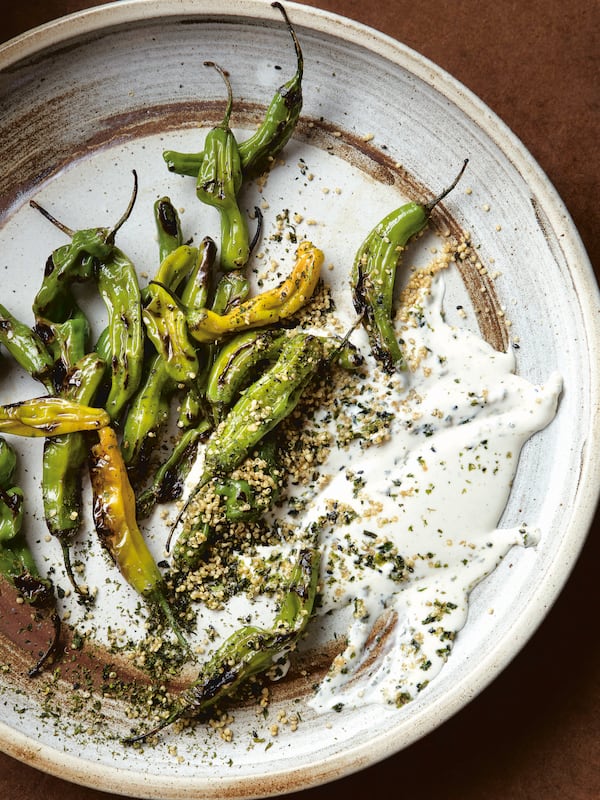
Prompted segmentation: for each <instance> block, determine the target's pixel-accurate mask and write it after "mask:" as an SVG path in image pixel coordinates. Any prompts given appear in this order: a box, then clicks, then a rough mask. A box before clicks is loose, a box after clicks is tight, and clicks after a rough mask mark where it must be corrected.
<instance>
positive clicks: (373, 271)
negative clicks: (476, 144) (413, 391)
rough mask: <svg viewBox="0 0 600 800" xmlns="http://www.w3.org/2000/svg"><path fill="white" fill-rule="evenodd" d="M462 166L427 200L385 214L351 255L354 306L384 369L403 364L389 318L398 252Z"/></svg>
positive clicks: (398, 257)
mask: <svg viewBox="0 0 600 800" xmlns="http://www.w3.org/2000/svg"><path fill="white" fill-rule="evenodd" d="M466 165H467V161H465V162H464V164H463V166H462V168H461V170H460V172H459V173H458V175H457V176H456V178H455V179H454V181H453V182H452V184H451V185H450V186H448V188H447V189H445V190H444V191H443V192H442V193H441V194H439V195H438V196H437V197H435V198H433V199H432V200H430V201H429V202H428V203H423V204H421V203H406V204H405V205H402V206H400V208H398V209H396V210H394V211H392V212H390V213H389V214H388V215H387V216H385V217H384V218H383V219H382V220H381V222H379V223H378V224H377V225H376V226H375V227H374V228H373V230H371V231H370V233H369V234H368V235H367V237H366V239H365V240H364V241H363V243H362V245H361V246H360V248H359V250H358V252H357V254H356V256H355V259H354V265H353V269H352V275H351V286H352V299H353V303H354V307H355V309H356V311H357V313H358V314H360V315H361V317H362V320H363V324H364V326H365V328H366V330H367V332H368V334H369V338H370V341H371V347H372V349H373V354H374V356H375V358H376V359H377V360H378V361H379V362H380V363H381V365H382V366H383V368H384V369H385V370H386V371H388V372H392V371H393V370H394V369H403V368H404V366H405V365H404V358H403V355H402V349H401V347H400V343H399V342H398V337H397V335H396V331H395V329H394V324H393V320H392V306H393V298H394V284H395V280H396V273H397V270H398V266H399V264H400V262H401V260H402V252H403V250H404V248H405V247H406V245H407V244H408V242H409V241H410V240H411V239H412V238H413V237H414V236H416V235H417V234H418V233H420V231H422V230H423V229H424V228H425V226H426V224H427V221H428V219H429V216H430V214H431V212H432V210H433V209H434V207H435V206H436V205H437V204H438V203H439V202H440V201H441V200H442V199H443V198H444V197H446V195H447V194H448V193H449V192H451V191H452V189H453V188H454V187H455V186H456V184H457V183H458V181H459V180H460V177H461V175H462V174H463V172H464V170H465V167H466Z"/></svg>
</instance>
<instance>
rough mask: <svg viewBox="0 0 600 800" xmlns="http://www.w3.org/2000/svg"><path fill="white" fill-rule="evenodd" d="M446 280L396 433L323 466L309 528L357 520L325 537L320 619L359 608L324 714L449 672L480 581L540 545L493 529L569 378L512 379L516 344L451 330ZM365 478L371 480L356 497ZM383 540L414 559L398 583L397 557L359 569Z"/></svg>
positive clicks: (419, 341)
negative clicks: (511, 347)
mask: <svg viewBox="0 0 600 800" xmlns="http://www.w3.org/2000/svg"><path fill="white" fill-rule="evenodd" d="M443 288H444V287H443V280H442V279H441V277H440V276H438V277H437V278H436V279H435V280H434V283H433V286H432V289H431V292H430V295H429V296H428V297H427V296H424V297H423V317H422V319H421V322H424V324H421V325H420V326H418V327H415V328H414V329H413V330H411V334H410V338H411V343H410V347H412V349H413V350H414V351H415V352H418V351H419V350H420V349H421V348H427V353H428V354H427V356H426V357H425V359H424V360H423V361H422V362H421V364H420V366H419V367H418V369H416V371H414V372H410V373H409V374H408V377H407V378H405V381H406V383H405V385H403V383H402V381H400V380H399V381H397V385H396V388H395V389H393V390H392V392H391V393H390V394H388V397H387V400H388V403H389V409H390V410H394V415H395V416H394V420H393V423H392V429H391V433H392V436H391V438H390V439H389V441H387V442H385V443H383V444H380V445H375V446H371V447H369V448H367V449H365V450H361V449H360V448H359V447H358V446H357V447H356V449H350V451H347V450H346V451H343V450H336V451H333V452H332V456H331V458H330V459H329V461H328V462H327V463H326V464H325V465H324V467H323V470H324V472H327V473H329V474H330V475H331V481H330V482H329V483H328V484H327V485H326V487H325V488H324V489H323V490H322V491H321V492H320V493H318V494H317V495H316V496H315V498H314V501H313V502H312V504H311V506H310V508H309V509H308V510H307V512H306V514H305V516H304V518H303V522H302V524H303V526H306V528H308V526H310V524H311V522H313V521H315V520H318V519H319V518H322V517H323V515H324V514H326V513H327V510H328V509H330V508H331V503H332V501H338V504H339V503H340V502H342V503H346V504H347V505H348V506H350V507H352V508H353V509H354V511H355V512H356V519H354V520H353V521H352V522H350V524H342V525H339V524H336V525H331V526H328V527H327V528H322V529H321V532H320V543H321V548H322V552H323V557H322V562H321V571H322V580H321V586H322V592H323V601H322V606H321V607H320V608H319V609H318V614H319V615H324V614H327V613H328V612H330V611H332V610H334V611H338V612H339V611H340V610H341V609H343V608H344V607H351V608H353V609H354V613H353V614H352V615H351V620H352V621H351V624H350V626H349V630H347V646H346V647H345V649H344V650H343V653H342V654H341V655H340V656H338V657H337V658H336V659H335V661H334V663H333V664H332V666H331V669H330V671H329V674H328V675H327V677H326V678H325V679H324V681H323V682H322V684H321V686H320V687H319V688H318V690H317V692H316V694H315V695H314V697H313V698H312V699H310V701H309V703H310V706H311V707H312V708H313V709H315V710H316V711H318V712H326V711H328V710H330V709H331V708H332V707H334V706H337V705H338V704H343V705H344V706H358V705H363V704H365V703H367V702H379V703H385V704H387V703H391V704H394V705H396V704H397V703H402V702H403V701H405V700H408V699H410V698H412V697H414V696H415V695H416V694H417V693H418V692H419V691H420V689H421V688H423V687H424V685H426V683H427V682H429V681H431V679H432V678H433V677H435V675H436V674H437V673H438V672H439V671H440V669H441V668H442V666H443V664H444V662H445V660H446V658H447V656H448V653H449V651H450V649H451V646H452V639H453V637H454V635H455V634H456V632H457V631H459V630H460V629H461V628H462V627H463V625H464V624H465V620H466V615H467V605H468V597H469V593H470V592H471V590H472V589H473V587H474V586H475V585H476V584H477V583H478V582H479V581H481V580H482V579H483V578H484V577H485V576H486V575H488V574H489V573H490V572H491V571H492V570H493V569H494V568H495V567H496V566H497V564H498V563H499V561H500V560H501V559H502V557H503V556H504V555H505V554H506V553H507V551H508V550H509V549H510V548H511V547H512V546H513V545H526V544H532V543H534V541H535V538H536V535H537V533H536V531H532V530H531V529H527V528H526V526H522V527H521V528H519V529H499V528H498V527H497V526H498V523H499V520H500V518H501V516H502V512H503V510H504V508H505V506H506V503H507V500H508V496H509V492H510V487H511V484H512V481H513V478H514V475H515V471H516V469H517V464H518V459H519V453H520V451H521V448H522V446H523V444H524V443H525V441H526V440H527V439H528V438H529V437H530V436H532V434H534V433H535V432H536V431H539V430H540V429H542V428H543V427H545V426H546V425H547V424H548V423H549V422H550V421H551V420H552V419H553V417H554V415H555V413H556V408H557V403H558V398H559V395H560V392H561V388H562V381H561V378H560V376H559V375H558V374H552V375H551V376H550V377H549V378H548V381H547V382H546V384H545V385H543V386H535V385H532V384H531V383H529V382H528V381H527V380H525V379H524V378H522V377H519V376H518V375H516V374H514V371H515V359H514V356H513V354H512V352H508V353H499V352H497V351H496V350H494V349H493V348H492V347H490V346H489V345H488V344H487V343H486V342H485V341H484V340H483V339H481V338H480V337H479V336H477V335H475V334H474V333H472V332H470V331H468V330H466V329H459V328H456V327H452V326H450V325H448V324H447V323H446V322H445V321H444V318H443V310H442V298H443ZM410 390H413V391H410ZM407 397H409V398H411V399H410V401H409V403H408V404H407V405H402V402H403V401H406V399H407ZM413 416H418V419H417V420H416V421H415V420H414V419H413ZM410 423H412V424H410ZM348 465H350V466H349V467H348ZM348 469H351V474H349V472H348ZM357 476H360V477H362V478H363V479H365V484H364V485H363V486H362V487H361V489H360V491H359V492H358V495H357V496H354V495H355V494H356V493H355V490H354V478H356V477H357ZM374 509H375V511H376V513H375V514H373V510H374ZM365 530H366V531H367V533H365ZM373 534H375V535H376V537H377V538H376V539H375V538H373ZM385 539H387V540H389V541H390V542H392V543H393V544H394V545H395V546H396V547H397V550H398V552H399V553H400V554H401V555H402V557H403V558H404V559H405V561H406V562H408V563H410V564H411V566H412V572H410V573H409V576H408V579H407V580H404V581H401V582H398V581H394V580H392V579H391V578H390V571H391V564H390V563H387V564H385V565H384V567H383V568H381V569H375V568H372V567H368V566H367V567H364V566H363V567H361V566H360V565H358V566H357V563H356V562H357V555H356V554H357V551H358V552H363V553H365V552H366V548H369V547H371V548H373V547H376V546H377V544H378V543H379V544H380V543H381V542H382V541H383V540H385ZM372 552H373V550H372ZM384 612H386V614H390V613H391V614H392V617H391V619H392V621H393V622H394V624H393V629H392V632H391V634H390V635H389V636H388V637H387V638H386V641H385V645H384V648H383V652H382V653H379V654H378V657H377V658H376V659H375V660H373V663H370V664H368V666H367V667H366V668H364V669H363V670H362V671H361V675H360V679H359V680H355V681H353V680H352V679H353V676H355V674H356V672H357V670H358V669H359V667H361V665H363V664H364V663H365V662H366V661H368V656H369V647H368V640H369V635H370V633H371V631H372V628H373V624H374V623H375V621H376V620H377V619H378V618H379V617H380V616H381V615H382V613H384ZM311 624H312V623H311Z"/></svg>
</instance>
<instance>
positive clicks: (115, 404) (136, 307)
mask: <svg viewBox="0 0 600 800" xmlns="http://www.w3.org/2000/svg"><path fill="white" fill-rule="evenodd" d="M96 282H97V285H98V291H99V293H100V295H101V296H102V299H103V300H104V303H105V305H106V309H107V311H108V330H109V339H110V345H109V347H110V353H111V360H110V372H111V379H110V389H109V392H108V397H107V399H106V402H105V404H104V406H105V408H106V411H107V412H108V414H109V415H110V418H111V419H112V420H118V419H119V418H120V416H121V414H122V412H123V410H124V409H125V406H126V405H127V403H128V402H129V400H131V398H132V397H133V396H134V395H135V393H136V391H137V388H138V386H139V385H140V382H141V379H142V365H143V359H144V327H143V322H142V303H141V292H140V286H139V283H138V279H137V274H136V271H135V267H134V266H133V264H132V263H131V261H130V259H129V258H128V257H127V256H126V255H125V254H124V253H123V252H122V251H121V250H119V249H118V248H116V247H114V248H113V250H112V252H111V255H110V258H109V259H107V260H106V261H104V262H101V263H100V264H99V266H98V271H97V275H96Z"/></svg>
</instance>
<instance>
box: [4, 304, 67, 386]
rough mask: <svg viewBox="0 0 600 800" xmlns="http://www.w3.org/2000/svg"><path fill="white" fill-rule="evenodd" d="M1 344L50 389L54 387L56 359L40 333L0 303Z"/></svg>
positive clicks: (25, 368)
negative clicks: (53, 378)
mask: <svg viewBox="0 0 600 800" xmlns="http://www.w3.org/2000/svg"><path fill="white" fill-rule="evenodd" d="M0 344H2V345H4V347H5V348H6V349H7V350H8V352H9V353H10V354H11V356H12V357H13V358H14V360H15V361H16V362H17V364H19V365H20V366H21V367H23V369H24V370H26V372H28V373H29V374H30V375H31V376H32V377H33V378H35V379H36V380H38V381H40V382H41V383H42V384H43V385H44V386H45V387H46V389H47V390H48V391H52V389H53V388H54V384H53V380H52V372H53V368H54V359H53V358H52V354H51V353H50V352H48V349H47V348H46V345H45V344H44V342H43V341H42V339H41V337H40V336H39V335H38V333H37V332H36V331H35V330H33V329H32V328H30V327H29V326H28V325H26V324H25V323H24V322H21V321H20V320H18V319H17V318H16V317H15V316H13V315H12V314H11V313H10V311H9V310H8V309H7V308H5V307H4V306H3V305H0Z"/></svg>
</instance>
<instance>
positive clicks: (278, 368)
mask: <svg viewBox="0 0 600 800" xmlns="http://www.w3.org/2000/svg"><path fill="white" fill-rule="evenodd" d="M323 357H324V352H323V345H322V343H321V341H320V339H319V338H318V337H316V336H312V335H311V334H308V333H298V334H296V335H295V336H292V337H290V338H289V339H287V340H286V341H285V343H284V345H283V347H282V348H281V351H280V353H279V358H278V359H277V361H276V362H275V363H274V364H272V365H271V366H270V368H269V369H268V370H266V371H265V372H264V373H263V374H262V376H261V377H260V378H259V379H258V380H257V381H255V382H254V383H252V384H251V385H250V386H249V387H248V388H247V389H246V390H245V392H244V393H243V394H242V396H241V397H240V398H239V400H238V401H237V402H236V404H235V405H234V406H233V408H231V410H230V411H229V413H228V414H227V416H226V417H225V419H224V420H223V422H222V423H221V424H220V425H219V427H218V428H216V430H215V431H214V433H213V434H212V436H211V437H210V438H209V440H208V442H207V444H206V448H205V451H204V463H203V467H202V475H201V476H200V479H199V480H198V483H197V484H196V486H195V487H194V489H193V491H192V493H191V494H190V496H189V497H188V499H187V500H186V502H185V504H184V506H183V508H182V509H181V511H180V512H179V514H178V515H177V518H176V520H175V523H174V525H173V526H172V528H171V531H170V535H169V537H168V542H167V547H168V544H169V542H170V540H171V536H172V534H173V533H174V531H175V529H176V528H177V527H178V525H179V522H180V521H181V519H182V517H183V516H184V514H185V513H186V512H187V509H188V507H189V505H190V503H191V502H192V500H193V499H194V498H195V497H196V495H197V494H198V492H199V491H200V490H201V489H202V487H203V486H205V485H206V484H207V483H208V482H209V481H210V480H212V479H213V478H220V477H223V476H226V475H228V474H229V473H230V472H232V471H233V470H234V469H235V468H236V467H237V466H239V465H240V464H241V463H242V461H244V459H245V458H246V457H247V456H248V455H249V454H250V453H251V451H252V450H253V448H254V447H256V445H257V444H258V443H259V442H260V441H261V440H262V439H263V438H264V437H265V436H266V435H267V434H268V433H269V432H270V431H272V430H273V429H274V428H275V427H276V426H277V425H279V423H280V422H281V421H282V420H284V419H285V418H286V417H287V416H288V415H289V414H291V413H292V411H293V410H294V408H295V407H296V406H297V405H298V402H299V401H300V398H301V396H302V393H303V391H304V390H305V389H306V387H307V385H308V383H309V382H310V381H311V380H312V378H313V376H314V375H315V373H316V372H317V370H318V369H319V367H320V365H321V364H322V362H323Z"/></svg>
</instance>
